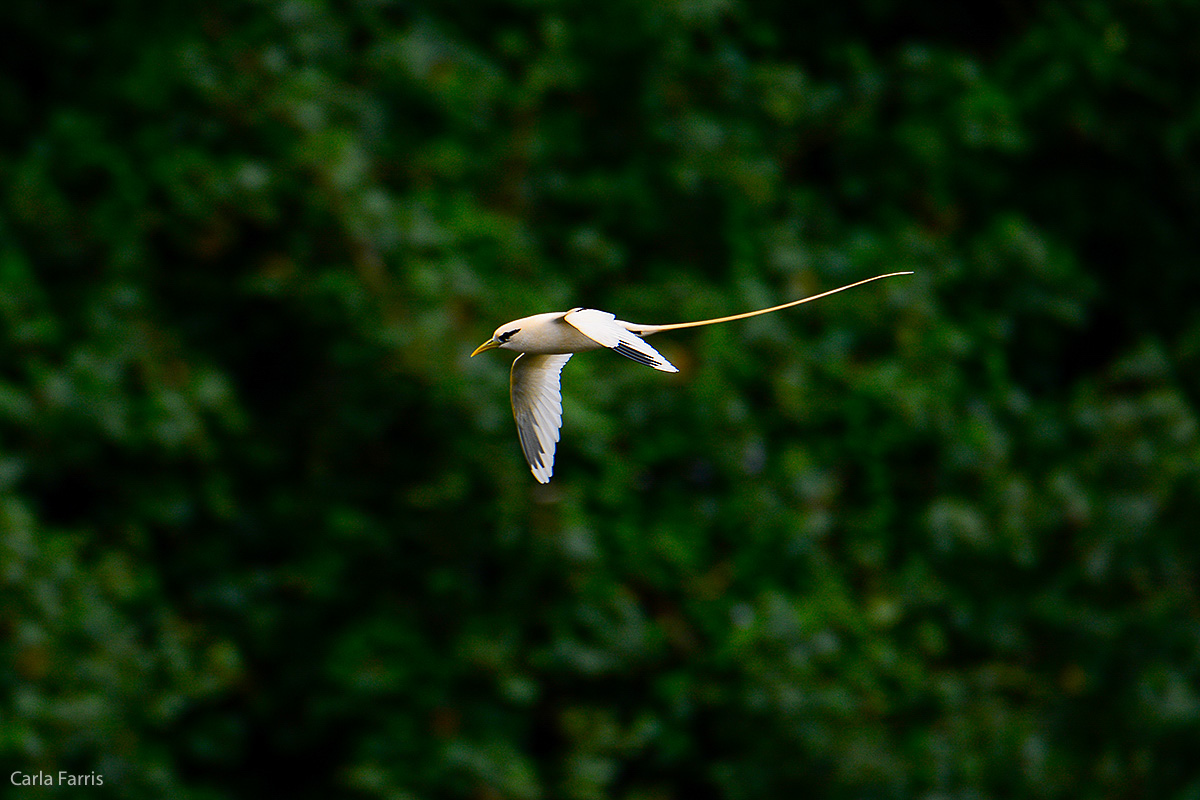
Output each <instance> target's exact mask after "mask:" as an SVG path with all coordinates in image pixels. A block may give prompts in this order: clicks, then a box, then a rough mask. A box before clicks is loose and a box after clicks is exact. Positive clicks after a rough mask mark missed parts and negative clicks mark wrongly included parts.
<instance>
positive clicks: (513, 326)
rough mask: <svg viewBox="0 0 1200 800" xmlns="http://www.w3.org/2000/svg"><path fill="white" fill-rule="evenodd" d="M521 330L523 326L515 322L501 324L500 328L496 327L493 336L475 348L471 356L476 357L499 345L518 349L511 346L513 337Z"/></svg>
mask: <svg viewBox="0 0 1200 800" xmlns="http://www.w3.org/2000/svg"><path fill="white" fill-rule="evenodd" d="M520 332H521V328H520V326H519V325H517V323H515V322H509V323H508V324H506V325H501V326H500V327H499V328H496V332H495V333H493V334H492V338H490V339H488V340H487V341H486V342H484V343H483V344H481V345H479V347H476V348H475V352H473V353H471V357H472V358H474V357H475V356H477V355H479V354H480V353H482V352H483V351H485V350H495V349H496V348H497V347H499V348H501V349H506V350H511V349H516V348H514V347H512V346H511V345H512V338H513V337H514V336H516V335H517V334H518V333H520Z"/></svg>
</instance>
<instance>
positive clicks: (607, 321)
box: [563, 308, 679, 372]
mask: <svg viewBox="0 0 1200 800" xmlns="http://www.w3.org/2000/svg"><path fill="white" fill-rule="evenodd" d="M563 319H564V320H566V321H567V322H569V323H571V325H573V326H574V327H575V328H576V329H577V330H578V331H579V332H580V333H582V334H583V335H584V336H586V337H588V338H589V339H591V340H592V341H594V342H596V343H597V344H600V345H603V346H604V347H609V348H612V349H613V350H616V351H617V352H618V353H620V354H621V355H623V356H625V357H626V358H631V359H633V360H634V361H636V362H638V363H639V364H645V365H646V366H647V367H654V368H655V369H657V370H660V371H662V372H679V370H677V369H676V368H675V365H674V364H672V363H671V362H670V361H667V360H666V359H665V358H663V356H662V353H660V352H658V351H657V350H655V349H654V348H653V347H651V346H650V345H649V344H647V343H646V340H645V339H643V338H642V337H640V336H638V335H637V334H636V333H632V332H630V331H629V330H627V329H625V328H624V327H622V326H621V324H620V323H619V322H618V321H617V318H616V317H615V316H613V315H612V314H609V313H608V312H607V311H597V310H596V309H594V308H578V309H575V310H573V311H568V312H567V314H566V316H564V317H563Z"/></svg>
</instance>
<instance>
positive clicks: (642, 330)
mask: <svg viewBox="0 0 1200 800" xmlns="http://www.w3.org/2000/svg"><path fill="white" fill-rule="evenodd" d="M897 275H912V272H889V273H888V274H887V275H876V276H875V277H874V278H867V279H866V280H861V281H858V282H857V283H851V284H849V285H848V286H841V287H839V288H837V289H830V290H829V291H828V292H821V293H820V294H814V295H813V296H812V297H805V298H803V299H800V300H793V301H792V302H790V303H784V304H783V305H781V306H771V307H770V308H760V309H759V310H758V311H747V312H745V313H743V314H734V315H732V316H729V317H717V318H716V319H702V320H700V321H699V322H675V323H672V324H670V325H639V324H638V323H636V322H622V323H621V324H622V325H624V326H625V328H626V329H627V330H629V331H630V332H631V333H636V334H637V335H638V336H649V335H650V334H652V333H660V332H662V331H675V330H679V329H680V328H699V327H700V326H701V325H716V324H717V323H718V322H733V321H734V320H735V319H746V318H747V317H757V316H758V315H760V314H770V313H771V312H772V311H782V310H783V309H785V308H791V307H792V306H798V305H800V304H801V303H808V302H811V301H813V300H820V299H821V298H822V297H828V296H829V295H831V294H837V293H838V292H844V291H846V290H847V289H853V288H854V287H855V286H862V285H863V284H864V283H870V282H871V281H878V280H882V279H884V278H893V277H895V276H897Z"/></svg>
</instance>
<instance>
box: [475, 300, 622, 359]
mask: <svg viewBox="0 0 1200 800" xmlns="http://www.w3.org/2000/svg"><path fill="white" fill-rule="evenodd" d="M579 310H581V309H575V308H573V309H571V311H579ZM571 311H550V312H548V313H545V314H534V315H533V316H531V317H521V319H514V320H513V321H512V322H510V323H508V324H507V325H505V326H504V330H503V331H500V330H498V331H496V333H497V335H503V333H504V332H505V331H510V330H513V329H514V328H515V329H516V333H514V334H513V335H512V336H511V337H510V338H509V339H508V340H507V341H505V342H503V343H502V344H500V348H502V349H504V350H516V351H517V352H520V353H538V354H540V355H548V354H551V353H585V352H587V351H588V350H600V349H602V348H603V347H604V345H602V344H600V343H599V342H597V341H596V340H595V339H590V338H588V337H587V336H586V335H584V334H583V333H582V332H581V331H580V330H579V329H578V328H576V327H575V326H574V325H571V324H570V323H568V322H567V321H566V319H565V317H566V316H567V314H570V313H571Z"/></svg>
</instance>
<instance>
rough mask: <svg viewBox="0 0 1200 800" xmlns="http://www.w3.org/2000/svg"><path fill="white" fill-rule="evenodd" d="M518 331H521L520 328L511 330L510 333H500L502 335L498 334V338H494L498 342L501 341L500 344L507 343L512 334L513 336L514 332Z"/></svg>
mask: <svg viewBox="0 0 1200 800" xmlns="http://www.w3.org/2000/svg"><path fill="white" fill-rule="evenodd" d="M519 330H521V329H520V328H513V329H512V330H511V331H505V332H504V333H502V334H500V335H499V336H497V337H496V339H497V340H499V341H501V342H507V341H508V340H509V339H511V338H512V337H513V334H514V333H516V332H517V331H519Z"/></svg>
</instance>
